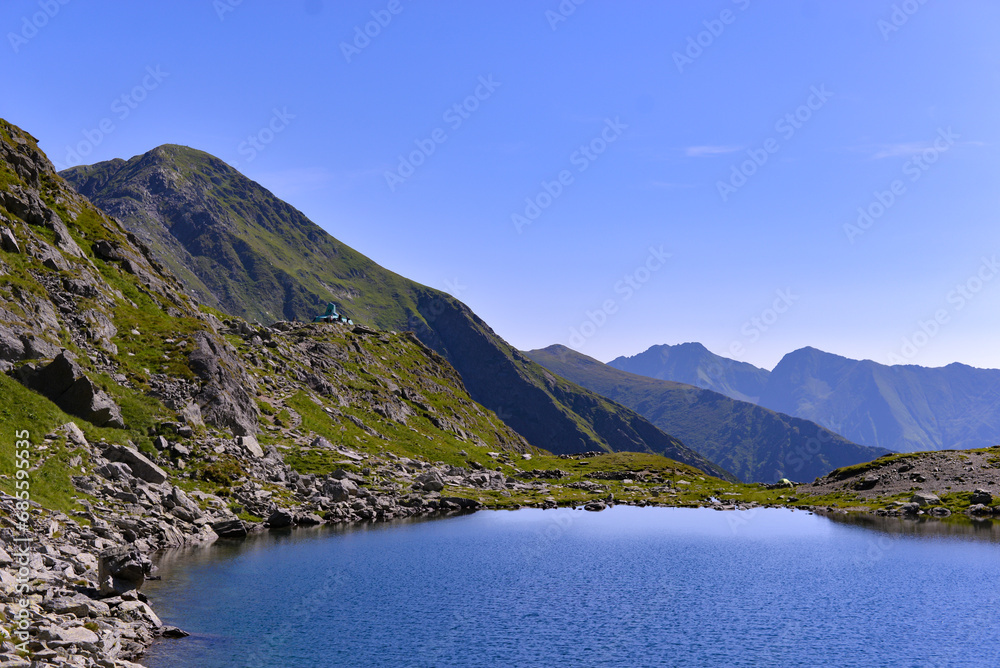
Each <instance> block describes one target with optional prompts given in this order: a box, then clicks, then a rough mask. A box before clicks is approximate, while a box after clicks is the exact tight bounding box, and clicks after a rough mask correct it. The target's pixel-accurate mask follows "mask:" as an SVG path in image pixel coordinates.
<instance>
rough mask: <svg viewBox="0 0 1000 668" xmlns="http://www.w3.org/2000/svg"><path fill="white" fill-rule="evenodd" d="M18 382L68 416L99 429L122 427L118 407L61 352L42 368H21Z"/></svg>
mask: <svg viewBox="0 0 1000 668" xmlns="http://www.w3.org/2000/svg"><path fill="white" fill-rule="evenodd" d="M18 380H20V381H21V383H23V384H24V385H25V386H27V387H29V388H30V389H32V390H35V391H36V392H39V393H41V394H43V395H45V396H46V397H48V398H49V399H51V400H52V401H53V402H54V403H55V404H56V405H57V406H59V408H61V409H63V410H64V411H66V412H67V413H71V414H72V415H79V416H80V417H82V418H83V419H85V420H87V421H88V422H91V423H93V424H94V425H96V426H98V427H116V428H118V429H122V428H124V427H125V422H124V421H123V420H122V414H121V409H120V408H119V407H118V405H117V404H116V403H115V402H114V401H113V400H112V399H111V397H109V396H108V395H107V394H105V392H104V391H103V390H101V389H100V388H99V387H97V385H95V384H94V383H93V381H91V380H90V378H88V377H87V375H86V374H85V373H84V372H83V369H82V368H81V367H80V365H79V364H77V362H76V360H74V359H72V358H71V357H70V356H69V355H68V354H67V353H66V351H62V352H60V353H59V354H58V355H56V357H55V359H53V360H52V362H50V363H49V364H47V365H45V366H43V367H40V368H38V367H35V366H33V365H26V366H24V367H22V368H21V369H20V370H19V371H18Z"/></svg>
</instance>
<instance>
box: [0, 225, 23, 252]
mask: <svg viewBox="0 0 1000 668" xmlns="http://www.w3.org/2000/svg"><path fill="white" fill-rule="evenodd" d="M0 248H3V249H4V250H5V251H7V252H8V253H20V252H21V247H20V246H19V245H18V243H17V238H16V237H15V236H14V233H13V232H11V231H10V230H9V229H7V228H6V227H0Z"/></svg>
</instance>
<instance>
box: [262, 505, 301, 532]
mask: <svg viewBox="0 0 1000 668" xmlns="http://www.w3.org/2000/svg"><path fill="white" fill-rule="evenodd" d="M294 523H295V517H294V516H293V515H292V514H291V513H290V512H288V511H287V510H283V509H281V508H279V509H278V510H275V511H274V512H273V513H271V515H270V517H268V518H267V525H268V526H269V527H271V528H272V529H283V528H285V527H290V526H292V524H294Z"/></svg>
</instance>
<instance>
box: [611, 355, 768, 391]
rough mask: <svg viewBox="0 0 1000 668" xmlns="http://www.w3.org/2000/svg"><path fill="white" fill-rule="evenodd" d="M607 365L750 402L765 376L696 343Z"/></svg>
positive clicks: (765, 385)
mask: <svg viewBox="0 0 1000 668" xmlns="http://www.w3.org/2000/svg"><path fill="white" fill-rule="evenodd" d="M608 366H612V367H614V368H616V369H621V370H622V371H628V372H629V373H635V374H639V375H640V376H649V377H650V378H659V379H660V380H673V381H676V382H678V383H687V384H688V385H694V386H695V387H701V388H704V389H706V390H714V391H716V392H719V393H721V394H724V395H726V396H727V397H731V398H733V399H739V400H740V401H749V402H752V403H756V402H757V400H758V399H760V396H761V395H762V394H763V393H764V388H765V387H767V378H768V375H769V372H768V371H765V370H764V369H759V368H757V367H755V366H754V365H752V364H747V363H746V362H737V361H736V360H731V359H728V358H725V357H720V356H719V355H716V354H714V353H712V352H710V351H709V350H708V348H706V347H705V346H703V345H701V344H700V343H681V344H679V345H676V346H666V345H661V346H653V347H651V348H650V349H649V350H647V351H645V352H642V353H639V354H638V355H634V356H632V357H618V358H616V359H613V360H611V361H610V362H608Z"/></svg>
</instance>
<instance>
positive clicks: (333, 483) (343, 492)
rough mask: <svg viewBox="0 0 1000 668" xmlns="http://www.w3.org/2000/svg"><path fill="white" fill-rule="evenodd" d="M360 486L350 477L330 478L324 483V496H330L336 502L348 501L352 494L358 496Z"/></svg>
mask: <svg viewBox="0 0 1000 668" xmlns="http://www.w3.org/2000/svg"><path fill="white" fill-rule="evenodd" d="M357 494H358V486H357V485H355V484H354V483H353V482H351V481H350V480H348V479H346V478H345V479H344V480H328V481H326V483H325V484H324V485H323V496H328V497H330V499H332V500H333V501H334V502H340V501H347V500H348V499H349V498H350V497H352V496H357Z"/></svg>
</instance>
